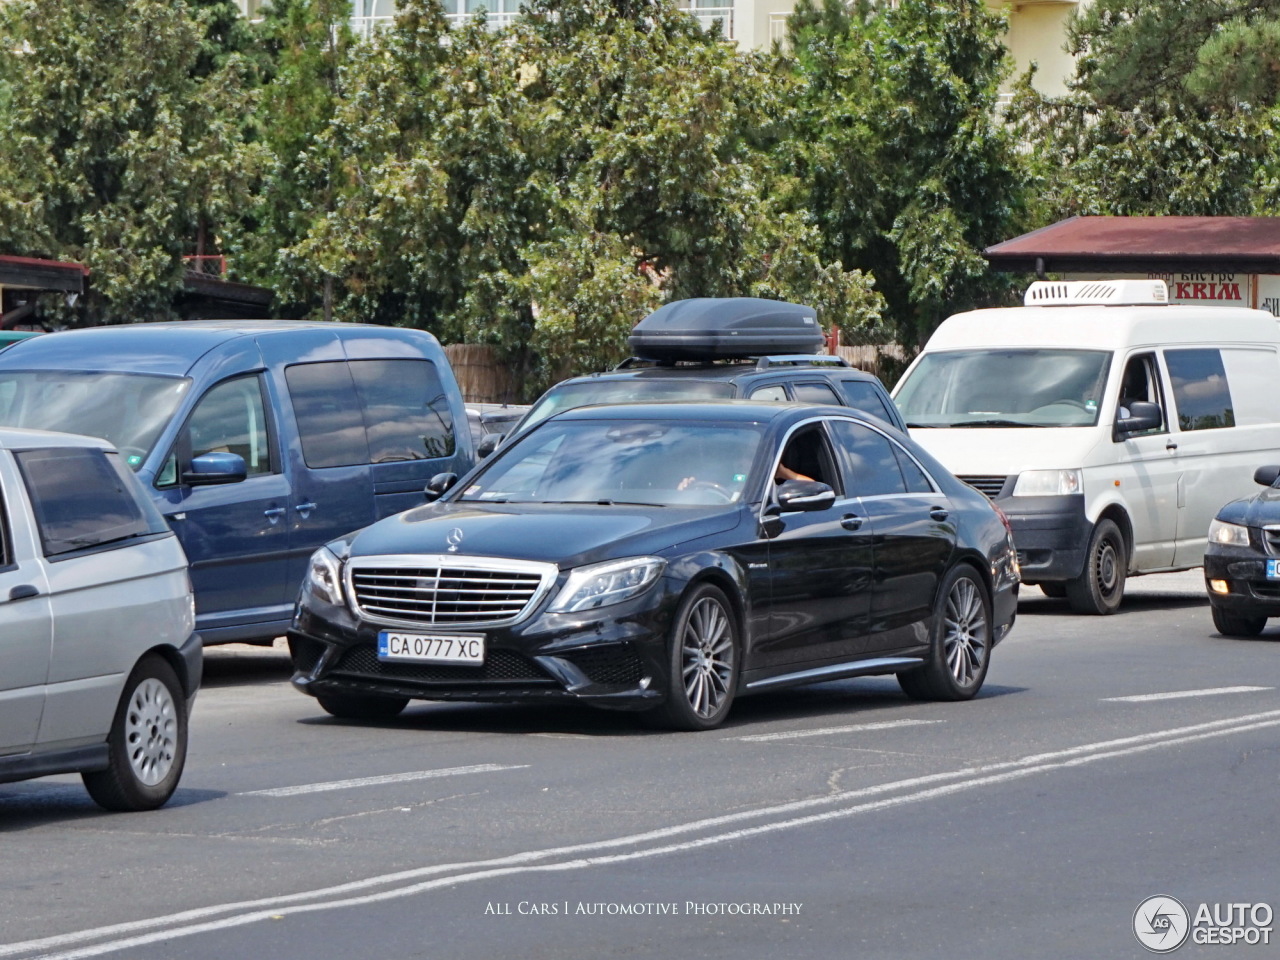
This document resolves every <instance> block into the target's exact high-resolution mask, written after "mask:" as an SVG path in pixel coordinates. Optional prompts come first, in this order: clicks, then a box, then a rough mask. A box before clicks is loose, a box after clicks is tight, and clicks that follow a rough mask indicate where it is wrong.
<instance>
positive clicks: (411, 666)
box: [328, 644, 555, 686]
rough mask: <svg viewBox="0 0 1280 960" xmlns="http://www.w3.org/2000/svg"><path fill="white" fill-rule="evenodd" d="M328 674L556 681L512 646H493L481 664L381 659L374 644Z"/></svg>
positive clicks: (466, 680)
mask: <svg viewBox="0 0 1280 960" xmlns="http://www.w3.org/2000/svg"><path fill="white" fill-rule="evenodd" d="M328 675H329V676H331V677H333V676H339V675H342V676H347V677H352V678H355V679H361V680H390V681H399V682H402V683H436V684H460V685H464V686H466V685H471V684H501V683H520V684H531V683H532V684H551V683H554V682H555V681H554V680H552V679H551V677H549V676H548V675H547V674H546V673H544V672H543V671H542V669H541V668H539V667H538V665H537V664H536V663H534V662H533V661H532V660H530V659H529V658H528V657H525V656H522V655H521V654H519V653H516V652H514V651H512V650H490V651H489V652H488V653H487V654H486V655H485V658H484V663H483V664H481V665H479V666H459V665H455V664H449V663H442V664H432V663H400V662H397V661H386V660H379V659H378V654H377V651H376V650H375V649H374V647H373V646H372V644H359V645H358V646H354V647H352V648H351V649H349V650H347V651H346V652H345V653H344V654H343V655H342V657H341V659H339V660H338V663H337V664H336V665H335V666H334V668H333V669H332V670H331V671H329V674H328Z"/></svg>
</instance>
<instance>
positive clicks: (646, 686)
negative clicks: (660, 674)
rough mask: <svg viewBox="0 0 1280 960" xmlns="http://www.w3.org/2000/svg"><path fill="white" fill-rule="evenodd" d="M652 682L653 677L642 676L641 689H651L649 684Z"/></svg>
mask: <svg viewBox="0 0 1280 960" xmlns="http://www.w3.org/2000/svg"><path fill="white" fill-rule="evenodd" d="M651 683H653V677H641V678H640V689H641V690H648V689H649V684H651Z"/></svg>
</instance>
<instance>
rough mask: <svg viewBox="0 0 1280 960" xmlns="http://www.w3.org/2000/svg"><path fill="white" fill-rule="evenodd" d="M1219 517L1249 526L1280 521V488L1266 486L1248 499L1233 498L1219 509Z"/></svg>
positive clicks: (1229, 521) (1259, 525)
mask: <svg viewBox="0 0 1280 960" xmlns="http://www.w3.org/2000/svg"><path fill="white" fill-rule="evenodd" d="M1218 519H1219V520H1225V521H1227V522H1228V523H1240V524H1244V525H1245V526H1249V527H1261V526H1263V525H1264V524H1268V523H1280V490H1277V489H1276V488H1275V487H1264V488H1263V489H1261V490H1259V491H1258V493H1257V494H1255V495H1254V496H1252V497H1250V498H1249V499H1247V500H1232V501H1231V502H1230V503H1228V504H1227V505H1226V506H1224V507H1223V508H1222V509H1221V510H1219V511H1218Z"/></svg>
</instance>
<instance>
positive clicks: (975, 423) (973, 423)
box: [951, 419, 1046, 427]
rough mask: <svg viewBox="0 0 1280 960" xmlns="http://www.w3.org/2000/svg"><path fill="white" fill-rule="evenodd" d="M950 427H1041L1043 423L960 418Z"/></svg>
mask: <svg viewBox="0 0 1280 960" xmlns="http://www.w3.org/2000/svg"><path fill="white" fill-rule="evenodd" d="M951 426H952V427H1043V426H1046V424H1043V423H1026V422H1024V421H1022V420H999V419H991V420H961V421H959V422H958V423H953V424H951Z"/></svg>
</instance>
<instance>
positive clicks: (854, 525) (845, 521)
mask: <svg viewBox="0 0 1280 960" xmlns="http://www.w3.org/2000/svg"><path fill="white" fill-rule="evenodd" d="M840 526H842V527H844V528H845V529H846V530H857V529H858V528H859V527H860V526H862V518H861V517H860V516H858V515H857V514H856V513H846V514H845V515H844V516H843V517H841V518H840Z"/></svg>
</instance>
